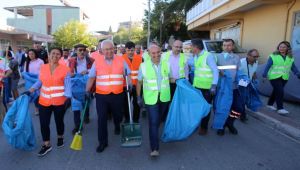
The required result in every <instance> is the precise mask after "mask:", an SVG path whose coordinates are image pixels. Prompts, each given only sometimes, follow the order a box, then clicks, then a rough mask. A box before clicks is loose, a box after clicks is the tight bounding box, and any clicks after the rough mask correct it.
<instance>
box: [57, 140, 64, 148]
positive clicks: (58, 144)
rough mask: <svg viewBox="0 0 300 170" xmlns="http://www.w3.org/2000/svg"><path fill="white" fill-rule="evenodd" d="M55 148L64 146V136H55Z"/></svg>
mask: <svg viewBox="0 0 300 170" xmlns="http://www.w3.org/2000/svg"><path fill="white" fill-rule="evenodd" d="M56 146H57V148H62V147H64V138H57V145H56Z"/></svg>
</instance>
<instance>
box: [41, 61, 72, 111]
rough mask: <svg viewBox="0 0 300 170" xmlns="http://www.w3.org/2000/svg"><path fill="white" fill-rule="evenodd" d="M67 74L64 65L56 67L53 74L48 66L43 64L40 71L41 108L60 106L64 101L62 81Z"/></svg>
mask: <svg viewBox="0 0 300 170" xmlns="http://www.w3.org/2000/svg"><path fill="white" fill-rule="evenodd" d="M68 72H69V68H68V67H66V66H64V65H60V64H59V65H58V66H57V67H56V68H55V70H54V72H53V74H51V72H50V65H49V64H44V65H42V66H41V70H40V80H41V82H42V88H41V93H40V98H39V103H40V104H41V105H42V106H51V105H53V106H60V105H63V104H64V103H65V101H66V97H65V96H64V92H65V86H64V84H65V83H64V81H65V78H66V76H67V74H68Z"/></svg>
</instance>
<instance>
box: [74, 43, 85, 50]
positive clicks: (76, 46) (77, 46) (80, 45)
mask: <svg viewBox="0 0 300 170" xmlns="http://www.w3.org/2000/svg"><path fill="white" fill-rule="evenodd" d="M80 47H81V48H87V46H86V45H84V44H76V45H75V46H74V48H75V49H77V48H80Z"/></svg>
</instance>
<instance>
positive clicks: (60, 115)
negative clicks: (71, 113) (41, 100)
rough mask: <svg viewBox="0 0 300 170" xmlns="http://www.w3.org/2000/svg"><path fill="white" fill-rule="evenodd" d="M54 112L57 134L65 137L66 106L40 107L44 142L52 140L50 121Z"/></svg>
mask: <svg viewBox="0 0 300 170" xmlns="http://www.w3.org/2000/svg"><path fill="white" fill-rule="evenodd" d="M52 112H54V120H55V124H56V132H57V135H58V136H62V135H64V130H65V124H64V116H65V112H66V110H65V105H60V106H52V105H51V106H42V105H39V114H40V115H39V118H40V125H41V133H42V137H43V141H49V140H50V127H49V125H50V120H51V115H52Z"/></svg>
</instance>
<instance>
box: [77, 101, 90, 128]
mask: <svg viewBox="0 0 300 170" xmlns="http://www.w3.org/2000/svg"><path fill="white" fill-rule="evenodd" d="M88 103H89V102H88V101H85V105H84V109H83V110H82V111H81V121H80V126H79V129H78V132H80V131H81V128H82V124H83V119H84V115H85V111H86V108H87V105H88Z"/></svg>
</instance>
